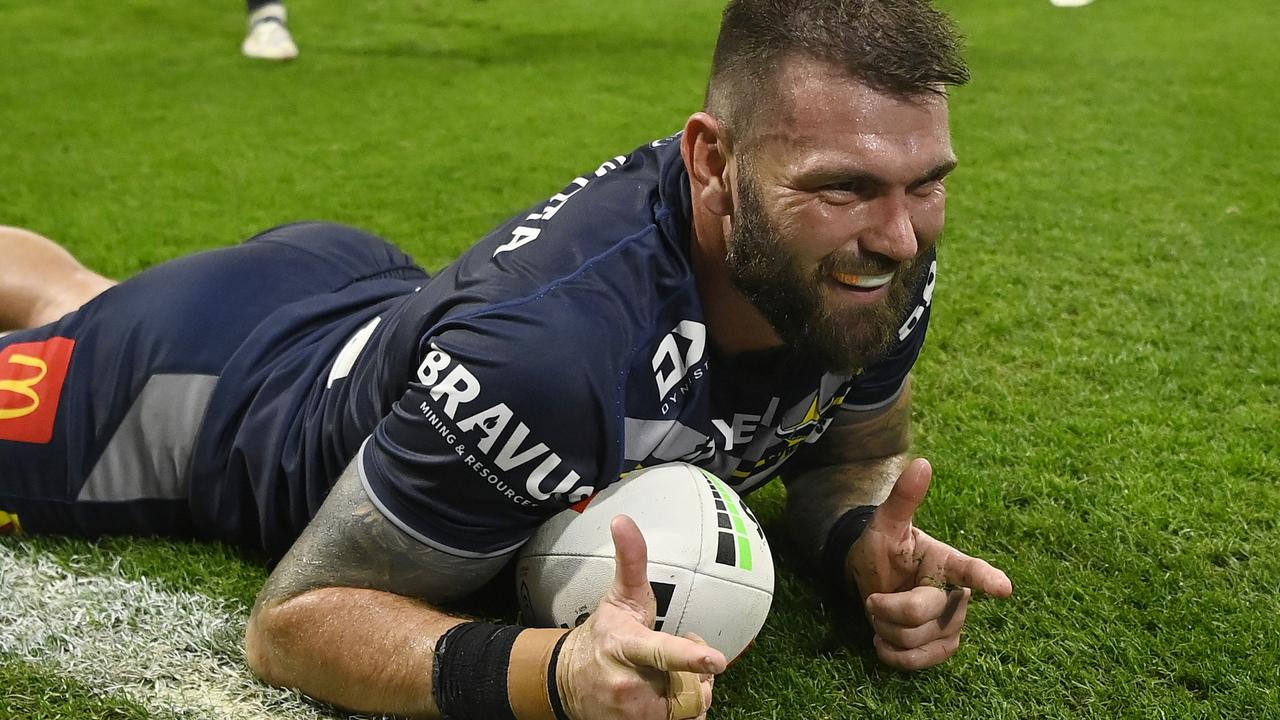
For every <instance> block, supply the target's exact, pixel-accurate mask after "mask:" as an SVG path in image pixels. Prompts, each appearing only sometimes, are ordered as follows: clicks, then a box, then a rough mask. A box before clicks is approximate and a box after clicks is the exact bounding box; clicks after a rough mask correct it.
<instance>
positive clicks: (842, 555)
mask: <svg viewBox="0 0 1280 720" xmlns="http://www.w3.org/2000/svg"><path fill="white" fill-rule="evenodd" d="M875 512H876V506H875V505H861V506H859V507H856V508H853V509H852V510H849V511H848V512H846V513H845V514H843V515H841V516H840V519H838V520H836V523H835V524H834V525H832V526H831V530H830V531H828V532H827V542H826V543H825V544H823V546H822V558H821V560H820V562H821V563H822V567H821V572H822V575H823V578H824V579H825V580H826V581H827V583H828V584H829V585H830V586H831V590H832V591H834V592H835V593H836V595H837V596H839V597H843V596H848V595H849V585H850V583H853V584H854V585H856V582H855V581H854V579H853V578H851V577H849V575H848V571H847V570H846V569H845V567H846V565H847V564H848V560H849V551H850V550H852V549H853V544H854V543H856V542H857V541H858V538H860V537H862V533H863V532H865V531H866V529H867V524H868V523H870V522H871V516H872V515H874V514H875ZM854 590H855V592H856V587H855V588H854Z"/></svg>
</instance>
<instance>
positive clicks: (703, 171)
mask: <svg viewBox="0 0 1280 720" xmlns="http://www.w3.org/2000/svg"><path fill="white" fill-rule="evenodd" d="M680 154H681V155H682V156H683V157H684V166H685V169H687V170H688V171H689V190H690V192H691V193H692V194H693V198H694V202H695V203H696V204H699V205H701V206H702V207H704V208H706V209H707V210H709V211H711V212H712V213H714V214H716V215H721V216H728V215H732V214H733V193H732V188H733V183H732V182H730V178H729V167H730V162H729V160H730V158H731V157H732V151H731V149H730V146H729V138H728V135H727V133H726V132H725V127H724V125H723V124H722V123H721V122H720V121H719V120H717V119H715V118H714V117H712V116H710V115H708V114H707V113H705V112H696V113H694V114H693V115H691V116H689V121H688V122H686V123H685V125H684V135H683V136H682V137H681V139H680Z"/></svg>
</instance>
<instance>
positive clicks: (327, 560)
mask: <svg viewBox="0 0 1280 720" xmlns="http://www.w3.org/2000/svg"><path fill="white" fill-rule="evenodd" d="M505 559H506V558H505V557H498V558H484V559H477V558H460V557H455V556H453V555H449V554H447V553H444V552H441V551H439V550H435V549H433V548H431V547H429V546H427V545H425V544H423V543H422V542H421V541H419V540H418V539H416V538H414V537H412V536H410V535H409V534H407V533H405V532H404V531H403V530H401V529H400V528H399V527H397V526H396V525H395V524H394V523H392V522H391V521H390V520H388V519H387V517H386V516H385V515H383V514H382V512H381V511H380V510H378V508H377V507H376V506H374V504H373V502H372V501H371V500H370V499H369V496H368V495H367V494H366V493H365V490H364V487H363V485H362V484H361V482H360V477H359V473H358V472H357V470H356V464H355V463H354V462H353V463H352V464H351V466H350V467H348V468H347V470H346V472H344V473H343V474H342V476H341V477H340V478H338V481H337V483H336V484H335V485H334V487H333V489H332V490H331V491H330V493H329V496H328V497H327V498H326V499H325V502H324V505H323V506H321V508H320V511H319V512H318V513H316V516H315V518H314V519H313V520H312V521H311V523H310V524H309V525H308V526H307V529H306V530H305V531H304V532H303V533H302V536H301V537H299V538H298V540H297V542H295V543H294V545H293V547H292V548H290V550H289V552H288V553H287V554H286V555H285V556H284V559H282V560H281V561H280V564H279V565H278V566H277V567H276V569H275V571H274V572H272V574H271V577H270V578H269V579H268V580H267V584H266V586H265V587H263V589H262V592H261V593H259V595H258V600H257V607H261V606H262V605H264V604H268V603H269V604H276V603H280V602H283V601H285V600H288V599H289V598H292V597H296V596H298V595H301V594H302V593H305V592H307V591H308V590H314V589H316V588H321V587H356V588H367V589H373V590H383V591H386V592H391V593H395V594H397V595H405V596H408V597H414V598H419V599H423V600H427V601H429V602H432V603H439V602H446V601H449V600H453V599H456V598H458V597H460V596H462V595H464V594H466V593H467V592H470V591H471V590H474V589H475V588H476V587H478V586H479V585H480V584H482V583H483V582H485V581H486V580H487V579H488V578H489V577H491V576H492V575H493V573H496V572H497V571H498V569H500V568H501V567H502V564H503V562H504V561H505ZM257 607H255V611H256V609H257Z"/></svg>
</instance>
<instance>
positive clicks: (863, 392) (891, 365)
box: [841, 251, 938, 412]
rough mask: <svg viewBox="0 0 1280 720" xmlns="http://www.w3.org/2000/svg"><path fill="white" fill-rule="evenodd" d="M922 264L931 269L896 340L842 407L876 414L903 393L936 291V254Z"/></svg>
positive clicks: (860, 377)
mask: <svg viewBox="0 0 1280 720" xmlns="http://www.w3.org/2000/svg"><path fill="white" fill-rule="evenodd" d="M923 262H926V263H928V268H929V269H928V272H926V273H925V274H924V276H923V277H922V278H921V279H920V281H919V282H918V283H917V284H916V287H915V289H914V292H913V295H912V302H909V303H907V307H908V311H907V314H906V316H905V317H904V318H903V321H902V324H901V325H900V326H899V327H898V337H897V341H896V342H895V343H894V344H893V346H892V347H891V348H890V350H889V352H888V353H887V354H886V355H885V356H884V358H883V359H881V360H880V361H879V362H877V363H875V364H874V365H872V366H871V367H869V368H866V369H865V370H864V371H863V372H862V373H861V374H860V375H858V376H857V377H855V378H854V380H853V385H852V386H851V387H850V390H849V392H848V393H847V394H846V395H845V399H844V402H843V403H842V405H841V408H843V409H845V410H852V411H855V412H875V411H877V410H880V409H882V408H885V407H887V406H889V405H891V404H892V403H893V401H894V400H896V399H897V398H898V394H899V393H901V392H902V387H903V384H904V383H905V382H906V379H907V376H908V375H909V374H910V373H911V368H912V367H913V366H915V364H916V358H918V357H920V350H921V349H922V348H923V347H924V338H925V333H926V332H927V330H928V328H929V314H930V309H931V308H932V306H933V290H934V286H935V285H936V284H937V280H938V261H937V255H936V251H930V253H929V255H928V256H926V257H925V259H924V260H923Z"/></svg>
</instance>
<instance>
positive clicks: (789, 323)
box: [725, 166, 929, 373]
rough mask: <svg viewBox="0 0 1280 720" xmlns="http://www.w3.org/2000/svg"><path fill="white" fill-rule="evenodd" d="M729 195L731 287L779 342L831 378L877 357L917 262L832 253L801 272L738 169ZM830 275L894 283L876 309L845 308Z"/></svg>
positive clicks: (915, 280) (898, 319)
mask: <svg viewBox="0 0 1280 720" xmlns="http://www.w3.org/2000/svg"><path fill="white" fill-rule="evenodd" d="M737 190H738V207H737V212H736V213H735V214H734V217H733V227H732V229H731V233H730V237H729V247H728V254H727V255H726V257H725V263H726V265H727V267H728V271H729V279H730V281H731V282H732V283H733V286H734V287H735V288H737V290H738V291H739V292H741V293H742V294H743V295H745V296H746V298H747V300H749V301H750V302H751V304H752V305H753V306H755V308H756V309H757V310H758V311H760V313H761V314H762V315H764V317H765V319H766V320H768V321H769V324H770V325H772V326H773V329H774V331H775V332H777V333H778V336H779V337H781V338H782V340H783V342H785V343H787V344H788V345H790V346H791V347H792V348H793V349H795V350H796V351H797V352H799V353H801V354H802V355H805V356H807V357H812V358H814V359H816V360H818V361H819V362H821V363H822V364H823V365H824V366H825V367H826V369H827V370H829V371H831V372H837V373H845V372H850V371H857V370H861V369H863V368H866V367H868V366H870V365H872V364H873V363H875V362H876V361H877V360H879V359H881V358H883V357H884V356H885V354H886V353H887V352H888V351H889V350H890V349H891V348H892V347H893V345H894V342H895V341H896V340H897V338H898V327H899V326H901V325H902V323H903V321H904V320H905V319H906V312H907V303H908V301H909V300H910V299H911V296H912V290H913V289H914V288H915V287H916V286H917V285H918V284H919V282H921V281H922V280H923V279H924V278H923V276H924V275H925V274H926V273H927V272H928V269H929V268H928V265H927V264H923V263H921V262H919V257H917V258H914V259H912V260H911V261H908V262H905V263H900V262H898V261H895V260H892V259H890V258H887V257H884V256H883V255H875V256H872V257H868V256H863V255H859V254H856V253H847V252H842V251H839V250H837V251H835V252H832V253H831V254H830V255H827V256H826V257H824V258H823V259H822V260H821V261H820V262H819V263H818V264H817V266H815V267H814V268H812V269H809V270H806V269H805V267H804V265H803V263H802V262H801V261H800V259H799V258H798V257H796V254H795V253H794V252H792V251H791V250H789V249H788V247H787V241H786V239H785V238H784V237H783V236H782V233H780V232H779V231H778V230H777V228H776V227H774V225H773V223H772V222H771V221H770V218H769V215H768V213H767V212H766V210H765V208H764V203H763V201H762V200H761V198H760V192H759V189H758V187H757V186H756V183H755V180H754V178H753V177H752V176H751V174H750V173H749V172H748V171H747V170H746V168H745V166H744V167H743V172H742V174H741V175H739V181H738V183H737ZM833 272H841V273H848V274H851V275H883V274H886V273H890V272H892V273H894V277H893V280H891V281H890V287H889V291H888V294H887V295H886V296H885V298H884V299H883V300H881V301H880V302H877V303H872V304H869V305H847V304H843V303H837V302H835V301H834V298H832V297H830V293H829V291H828V290H827V285H828V284H829V283H830V282H831V280H830V278H831V273H833Z"/></svg>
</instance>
